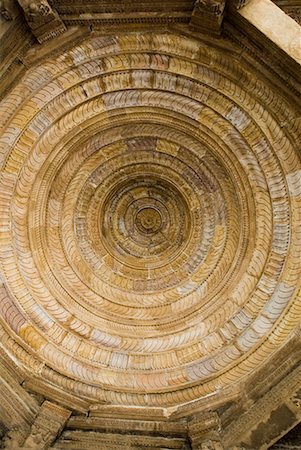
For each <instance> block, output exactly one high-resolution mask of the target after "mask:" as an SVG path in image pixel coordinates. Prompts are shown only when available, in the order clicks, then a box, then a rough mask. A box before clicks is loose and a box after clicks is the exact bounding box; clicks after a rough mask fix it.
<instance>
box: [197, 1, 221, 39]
mask: <svg viewBox="0 0 301 450" xmlns="http://www.w3.org/2000/svg"><path fill="white" fill-rule="evenodd" d="M225 5H226V0H197V1H196V3H195V5H194V9H193V12H192V16H191V22H190V24H191V25H193V26H194V27H197V28H198V29H199V30H200V31H201V32H202V33H208V34H216V35H219V34H220V33H221V25H222V21H223V17H224V10H225Z"/></svg>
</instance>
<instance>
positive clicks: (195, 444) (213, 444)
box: [188, 411, 223, 450]
mask: <svg viewBox="0 0 301 450" xmlns="http://www.w3.org/2000/svg"><path fill="white" fill-rule="evenodd" d="M188 434H189V438H190V440H191V443H192V448H193V449H200V450H223V446H222V445H221V444H220V419H219V416H218V414H217V413H216V412H213V411H209V412H206V413H203V414H200V415H198V416H197V417H194V418H193V419H192V420H191V421H190V422H189V423H188Z"/></svg>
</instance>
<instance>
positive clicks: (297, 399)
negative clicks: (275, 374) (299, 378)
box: [290, 392, 301, 409]
mask: <svg viewBox="0 0 301 450" xmlns="http://www.w3.org/2000/svg"><path fill="white" fill-rule="evenodd" d="M290 400H291V402H292V403H293V404H294V405H295V406H296V407H297V408H298V409H301V396H300V392H296V393H295V394H294V395H293V396H292V397H291V399H290Z"/></svg>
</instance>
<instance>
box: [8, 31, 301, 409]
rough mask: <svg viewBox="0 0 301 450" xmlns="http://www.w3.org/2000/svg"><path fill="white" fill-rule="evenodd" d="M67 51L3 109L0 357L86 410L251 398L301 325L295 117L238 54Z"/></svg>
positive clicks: (79, 47) (161, 43)
mask: <svg viewBox="0 0 301 450" xmlns="http://www.w3.org/2000/svg"><path fill="white" fill-rule="evenodd" d="M77 39H79V38H77ZM68 42H69V44H68ZM68 42H66V43H64V45H65V47H64V50H62V53H61V54H60V55H59V56H56V55H55V54H53V53H52V54H51V55H48V56H46V53H45V55H44V56H43V57H42V56H41V59H40V60H39V62H37V63H35V65H33V66H32V67H31V68H30V69H28V70H27V71H26V73H25V74H24V76H23V77H22V79H20V80H18V81H17V82H16V85H15V87H14V88H13V89H12V91H11V92H10V93H8V95H7V96H6V98H5V100H4V101H3V102H2V103H1V105H0V117H1V120H2V128H1V130H3V132H2V135H1V143H0V144H1V148H0V150H1V152H2V153H1V177H0V216H1V240H0V261H1V276H0V279H1V286H0V288H1V289H0V293H1V297H0V324H1V325H0V339H1V343H2V346H3V349H4V350H5V351H7V354H8V355H11V357H12V358H13V360H14V362H17V365H18V368H21V369H22V371H24V374H26V375H24V374H23V375H22V376H24V377H25V376H27V374H34V377H35V378H34V379H38V381H39V382H41V383H44V385H45V386H46V387H45V389H47V385H48V383H49V385H50V386H51V387H52V388H51V389H52V391H53V389H54V390H56V392H66V395H68V396H69V397H68V402H69V400H70V398H72V399H74V402H75V403H74V404H80V405H81V404H82V402H86V403H87V405H88V406H87V408H88V407H89V405H91V404H95V403H98V402H99V401H101V402H107V403H109V404H111V405H114V406H115V405H125V406H128V405H136V406H139V407H141V406H142V407H144V406H149V407H153V408H155V407H158V408H167V407H169V406H175V405H184V404H186V405H187V404H188V403H189V402H195V400H197V399H200V398H201V397H206V398H209V396H211V397H210V398H212V396H213V394H215V395H217V396H219V395H220V393H223V392H224V391H223V390H224V388H227V387H229V386H231V388H232V385H233V384H237V385H240V386H243V384H244V380H247V378H248V375H249V374H250V373H253V372H254V371H256V370H257V369H258V368H261V367H262V366H263V365H264V363H265V362H266V361H267V360H268V359H269V357H270V356H271V355H273V354H276V353H277V351H278V350H279V349H281V348H282V345H283V344H284V343H285V342H287V340H288V339H289V336H290V335H291V334H292V333H294V330H295V329H296V327H297V326H298V323H299V320H300V315H301V305H300V303H301V301H300V292H301V290H300V289H301V287H300V283H301V276H300V272H301V260H300V252H301V241H300V223H301V189H300V185H301V184H300V183H301V163H300V151H299V147H298V142H299V133H300V130H298V127H299V125H298V122H297V121H296V117H299V115H298V114H299V113H298V112H297V111H295V110H294V109H293V107H292V106H290V105H289V104H288V103H287V101H286V99H285V96H284V95H282V94H281V92H280V90H279V91H276V90H274V88H273V85H272V84H271V83H267V82H266V80H265V78H264V75H261V74H260V72H258V71H257V72H256V73H255V72H254V71H253V67H252V66H251V65H250V63H249V62H248V61H249V57H250V58H251V56H250V55H249V56H248V61H247V60H245V59H244V54H242V56H241V55H240V57H239V59H238V55H237V48H236V46H233V48H232V44H231V42H230V41H228V42H227V51H226V52H225V51H222V50H221V47H220V45H223V43H219V46H218V47H215V46H214V44H212V46H209V44H208V43H206V44H204V43H202V42H201V41H198V40H194V39H193V38H186V37H184V36H180V35H177V34H174V33H173V32H172V31H169V32H168V33H165V32H162V33H155V34H153V33H142V32H141V33H138V34H135V32H133V33H130V34H128V35H127V34H126V33H123V34H121V35H119V36H111V35H98V34H97V30H96V31H93V33H92V34H91V35H90V36H88V37H86V38H83V41H82V42H80V43H79V41H78V40H77V41H76V43H74V44H71V43H70V41H68ZM68 46H69V47H68ZM156 49H160V51H157V50H156ZM45 52H46V50H45ZM29 60H30V59H29ZM237 61H239V62H237ZM257 69H258V67H257V66H256V70H257ZM22 373H23V372H22ZM21 378H22V377H21V376H20V379H21ZM62 395H63V394H62ZM70 396H71V397H70ZM79 400H80V403H78V401H79ZM68 402H67V403H68ZM68 404H69V403H68ZM187 408H189V406H187ZM147 411H149V409H147ZM160 411H161V409H160ZM160 414H161V412H160ZM154 417H155V416H154Z"/></svg>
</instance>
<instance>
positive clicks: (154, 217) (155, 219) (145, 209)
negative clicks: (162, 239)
mask: <svg viewBox="0 0 301 450" xmlns="http://www.w3.org/2000/svg"><path fill="white" fill-rule="evenodd" d="M147 200H150V199H147ZM147 200H146V204H147V203H148V201H147ZM134 222H135V225H136V227H137V228H138V230H139V231H140V232H141V233H146V234H155V233H157V232H158V231H159V230H160V228H161V226H162V219H161V214H160V213H159V211H157V210H156V209H155V208H152V207H151V206H142V207H141V209H139V210H138V212H137V214H136V217H135V219H134Z"/></svg>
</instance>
